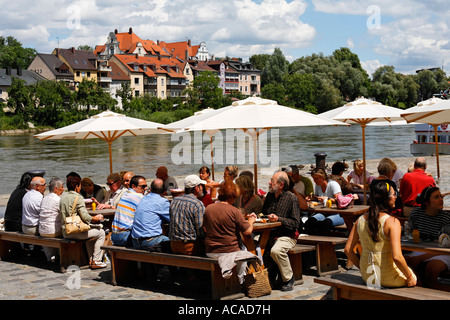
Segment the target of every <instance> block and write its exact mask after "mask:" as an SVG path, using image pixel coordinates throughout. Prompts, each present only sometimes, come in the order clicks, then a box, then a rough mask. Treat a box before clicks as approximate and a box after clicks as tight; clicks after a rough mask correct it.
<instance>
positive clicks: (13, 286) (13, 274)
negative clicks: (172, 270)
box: [0, 256, 345, 302]
mask: <svg viewBox="0 0 450 320" xmlns="http://www.w3.org/2000/svg"><path fill="white" fill-rule="evenodd" d="M306 258H307V259H306V260H308V257H306ZM309 260H310V259H309ZM78 271H79V272H80V273H79V275H80V277H79V278H78V277H77V275H78V274H77V273H73V272H70V271H68V272H67V273H60V272H59V270H58V267H57V266H51V265H48V264H47V262H45V259H44V257H43V256H40V257H30V256H27V257H23V258H20V259H15V260H14V261H0V279H1V280H0V300H177V301H182V300H186V301H189V300H191V301H192V300H200V301H206V300H210V291H209V289H210V284H209V283H208V280H207V278H208V276H206V281H201V282H190V281H188V280H186V277H184V278H183V277H178V278H177V279H175V280H174V279H173V278H172V277H170V275H169V271H168V269H167V270H165V269H162V271H161V272H160V273H159V279H158V281H157V282H156V284H153V285H152V284H150V283H148V282H146V281H145V279H141V280H139V281H134V282H130V283H128V284H127V285H126V286H113V285H112V284H111V274H110V266H108V267H107V268H105V269H97V270H90V269H88V268H86V269H81V270H79V269H78ZM343 271H344V272H345V270H344V269H343ZM303 277H304V284H302V285H298V286H295V287H294V290H293V291H290V292H282V291H281V290H273V291H272V294H271V295H269V296H264V297H261V298H257V299H251V298H248V297H244V298H242V299H239V300H237V301H241V302H243V301H246V302H249V301H250V302H251V301H253V300H330V299H332V291H331V290H330V288H329V287H328V286H323V285H320V284H316V283H314V278H315V277H316V275H315V270H314V267H313V268H308V269H307V270H305V274H304V276H303ZM74 279H80V281H79V282H77V281H76V280H74ZM77 284H79V286H78V287H76V285H77ZM74 287H75V288H74ZM70 288H72V289H70Z"/></svg>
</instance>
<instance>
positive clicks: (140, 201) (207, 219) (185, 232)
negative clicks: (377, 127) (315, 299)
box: [5, 158, 450, 291]
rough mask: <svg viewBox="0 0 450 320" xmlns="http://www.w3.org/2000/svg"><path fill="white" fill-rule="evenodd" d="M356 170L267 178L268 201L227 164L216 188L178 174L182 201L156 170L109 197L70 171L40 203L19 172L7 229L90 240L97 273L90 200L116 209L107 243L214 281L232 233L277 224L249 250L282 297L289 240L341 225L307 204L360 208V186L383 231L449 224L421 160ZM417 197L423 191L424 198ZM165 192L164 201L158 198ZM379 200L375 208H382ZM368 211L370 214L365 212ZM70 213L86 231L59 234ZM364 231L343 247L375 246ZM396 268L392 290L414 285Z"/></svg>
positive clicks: (290, 170)
mask: <svg viewBox="0 0 450 320" xmlns="http://www.w3.org/2000/svg"><path fill="white" fill-rule="evenodd" d="M363 168H364V167H363V163H362V162H361V161H360V160H357V161H354V166H353V170H351V171H350V172H349V174H348V176H347V178H344V177H343V173H344V171H346V170H347V167H346V165H345V164H344V163H343V162H336V163H334V164H333V166H332V170H331V174H328V173H327V172H326V169H325V168H315V169H313V170H312V171H311V178H309V177H307V176H302V175H300V173H299V168H298V167H297V166H295V165H292V166H289V167H287V168H285V169H282V170H279V171H277V172H275V173H274V174H273V176H272V178H271V179H270V181H269V185H268V189H269V192H268V193H266V194H265V193H264V192H263V193H261V194H260V193H255V187H254V183H253V173H252V172H249V171H244V172H241V173H240V174H238V168H237V167H236V166H226V167H225V169H224V175H223V180H222V181H220V182H215V181H213V180H212V179H211V177H210V171H209V168H208V167H205V166H204V167H202V168H200V170H199V172H198V174H191V175H188V176H186V177H185V179H184V190H183V191H184V192H181V194H179V193H175V191H179V188H178V184H177V181H176V179H175V178H174V177H171V176H170V175H169V174H168V169H167V168H166V167H159V168H158V169H157V171H156V179H154V180H152V181H151V183H150V185H148V182H147V179H146V178H145V177H144V176H143V175H137V174H135V173H133V172H131V171H129V172H122V173H112V174H110V175H109V176H108V177H107V179H106V185H107V186H108V189H109V190H108V191H107V190H106V188H104V187H102V186H100V185H98V184H95V183H94V182H93V181H92V180H91V179H90V178H88V177H85V178H81V177H80V175H79V174H77V173H75V172H71V173H69V174H68V175H67V176H66V182H65V183H66V188H67V191H65V190H64V182H63V181H62V180H61V179H59V178H53V179H51V180H50V181H49V183H48V187H49V193H48V194H47V195H46V196H44V192H45V188H46V186H47V182H46V180H45V179H44V178H43V176H33V175H32V174H30V173H25V174H24V175H23V176H22V178H21V181H20V184H19V186H17V188H16V190H14V192H13V193H12V194H11V197H10V200H9V202H8V206H7V209H6V212H5V229H6V230H7V231H21V232H24V233H27V234H35V235H41V236H43V237H64V238H75V239H91V238H95V239H96V241H95V242H88V248H87V249H88V254H89V257H90V267H91V268H104V267H106V264H105V263H104V261H103V254H104V253H103V252H102V251H101V246H102V245H104V244H105V238H106V234H105V230H103V228H102V225H101V222H102V221H103V220H104V217H103V216H102V215H101V214H93V215H91V214H89V212H88V210H87V208H86V202H90V201H92V202H93V203H95V204H96V207H97V208H98V209H114V210H115V215H114V220H113V222H112V225H111V230H110V232H111V238H110V241H111V242H112V244H113V245H116V246H126V247H132V248H135V249H141V250H149V251H164V252H171V253H177V254H185V255H206V256H210V257H216V258H219V257H220V258H221V259H219V261H220V267H221V269H222V275H223V277H224V278H226V277H230V276H231V272H232V271H231V270H232V269H233V267H234V266H235V265H236V263H235V262H234V261H235V260H236V257H237V256H239V257H240V256H245V255H246V254H248V252H247V250H246V248H245V246H244V245H243V243H242V241H240V237H239V234H240V233H242V234H244V235H250V236H252V237H254V240H255V242H256V243H257V242H258V238H257V237H255V235H254V234H253V224H254V222H255V221H256V219H257V218H258V217H259V215H260V214H263V215H264V216H265V217H266V218H267V220H268V221H269V222H276V221H278V222H280V223H281V226H279V227H277V228H275V229H273V230H272V231H271V233H270V238H269V241H268V244H267V248H266V253H267V254H266V255H265V256H264V257H262V256H260V254H258V253H257V256H258V258H259V259H260V262H261V263H262V262H263V261H264V262H263V263H264V265H265V266H266V267H267V268H269V274H270V277H271V280H272V283H273V284H275V283H276V284H278V285H279V287H280V288H281V290H283V291H289V290H292V289H293V285H294V275H293V271H292V267H291V265H290V261H289V258H288V251H289V250H290V249H291V248H293V247H294V246H295V244H296V243H297V237H298V236H299V234H300V233H308V234H323V233H326V232H328V231H329V230H331V229H333V228H334V227H335V226H338V225H343V224H344V220H343V219H342V217H341V216H340V215H339V214H332V215H325V214H323V213H315V214H314V213H313V214H312V215H311V213H309V212H308V207H309V205H310V203H311V201H317V202H318V203H326V202H327V201H330V202H331V203H338V201H340V197H341V196H346V195H350V199H351V201H352V203H353V202H354V203H362V201H363V200H362V198H361V197H362V195H361V194H362V193H363V190H364V188H365V189H366V190H367V191H368V195H369V199H368V200H369V204H370V210H369V213H371V214H372V213H373V212H374V211H376V212H377V213H376V214H375V215H374V216H372V215H371V216H370V219H375V220H376V219H381V217H380V214H379V212H380V210H383V211H382V212H384V213H385V214H386V217H385V218H383V223H382V224H384V221H385V219H386V218H388V217H390V216H404V217H409V219H410V221H411V223H412V224H413V226H414V227H415V228H419V229H420V232H421V234H423V235H424V236H425V235H428V236H430V234H432V236H433V237H436V236H438V229H439V231H440V229H442V227H443V226H444V225H445V224H450V215H449V213H448V212H446V211H443V210H442V209H443V201H441V200H442V198H443V197H442V194H441V193H440V191H439V189H438V188H436V183H435V181H434V179H433V178H432V176H431V175H430V174H428V173H427V172H426V162H425V159H424V158H417V159H416V161H415V163H414V168H412V169H411V170H410V171H411V172H408V173H405V174H403V173H402V172H401V171H400V170H399V169H398V168H397V167H396V165H395V163H394V162H393V161H392V160H390V159H388V158H384V159H382V160H381V161H380V163H379V165H378V168H377V169H378V176H377V177H375V176H373V175H372V174H371V173H369V172H368V171H366V173H365V175H364V173H363ZM364 176H365V180H364ZM313 181H314V184H315V185H313ZM380 185H384V186H385V187H384V189H383V188H381V189H380ZM386 186H387V187H386ZM427 188H428V189H427ZM430 188H431V189H430ZM385 189H386V190H385ZM423 190H428V191H426V192H425V195H423V193H424V191H423ZM172 192H173V194H172V197H170V201H169V199H168V198H169V197H166V196H170V195H171V193H172ZM380 194H381V196H380ZM418 194H419V196H418ZM383 197H384V198H383ZM388 198H393V199H394V200H393V201H392V203H391V202H386V201H387V199H388ZM435 198H436V200H434V199H435ZM380 201H381V202H383V203H382V204H380ZM439 201H441V202H439ZM438 202H439V203H438ZM375 207H376V208H377V210H375V209H373V208H375ZM380 208H381V209H380ZM74 211H75V212H76V213H77V214H78V215H79V216H80V217H81V219H82V220H83V221H84V222H86V223H88V224H90V225H91V226H92V227H91V229H90V230H88V231H87V232H84V233H79V234H75V235H67V234H66V232H65V226H64V223H63V221H64V219H65V217H67V216H69V215H71V214H73V212H74ZM91 213H92V212H91ZM381 216H384V214H383V215H381ZM424 217H426V218H424ZM367 219H368V220H369V221H371V220H370V219H369V218H367ZM360 220H361V219H360ZM380 223H381V222H380ZM355 225H357V224H355ZM358 225H359V224H358ZM372 225H373V223H369V226H368V227H367V226H364V227H363V226H361V228H366V229H367V228H368V229H367V230H369V231H370V232H369V231H368V232H369V235H366V236H364V237H363V236H362V235H359V236H358V237H356V236H355V233H356V232H355V231H354V230H353V231H352V233H351V236H350V238H351V240H349V243H351V244H353V245H355V244H356V243H357V241H359V240H360V239H361V240H362V239H364V240H367V239H368V240H367V241H369V240H372V241H373V242H377V241H379V237H380V236H379V235H378V231H379V230H378V227H377V228H375V229H373V228H372ZM387 226H388V228H389V230H391V229H392V230H394V229H395V230H396V228H397V227H398V225H397V224H396V223H394V222H391V220H387ZM358 228H359V227H358ZM366 229H364V230H366ZM358 231H359V229H358ZM391 234H397V233H395V232H391ZM390 240H392V239H390ZM393 242H394V243H396V244H397V245H398V243H397V242H396V241H393ZM349 246H350V244H349ZM347 249H348V250H347ZM352 249H353V248H352ZM395 249H398V248H397V247H396V248H395ZM43 251H44V253H45V255H46V257H47V259H48V260H49V261H51V260H54V259H55V256H56V255H57V254H58V252H57V250H56V252H55V249H52V248H43ZM394 251H395V250H394ZM346 254H347V255H348V256H349V258H350V259H351V260H352V262H353V261H354V263H355V265H356V266H358V267H359V262H360V260H359V257H356V255H355V254H354V250H350V247H349V248H347V247H346ZM261 260H263V261H261ZM394 260H395V259H394ZM407 260H411V261H413V262H414V264H415V265H414V268H415V269H416V268H418V266H419V264H420V262H426V263H428V265H427V267H423V263H422V264H421V267H422V268H424V270H425V269H426V271H427V274H428V275H433V276H428V277H426V280H427V281H428V283H430V284H431V285H433V284H434V283H435V282H436V279H437V277H438V275H439V274H440V273H441V272H443V271H445V270H448V269H449V268H450V261H449V260H448V259H446V258H443V257H438V258H434V257H430V256H428V255H427V256H420V257H418V256H413V257H410V258H407ZM395 262H396V263H398V264H399V268H400V270H401V272H403V274H402V276H403V275H404V276H403V278H406V280H405V279H403V280H405V281H406V282H405V281H403V282H402V281H398V279H397V278H396V279H397V280H396V281H397V282H395V284H396V285H397V284H399V283H400V284H403V285H414V284H415V282H414V281H415V280H414V281H410V279H417V278H416V275H415V274H414V273H413V272H412V271H411V275H410V276H409V277H408V273H409V270H410V269H408V268H407V265H406V263H405V262H404V260H402V259H400V260H395ZM236 270H237V273H238V277H239V279H240V281H241V282H242V281H243V276H244V274H245V264H238V266H237V268H236ZM412 275H414V277H413V276H412ZM396 277H397V276H396ZM388 284H389V283H388Z"/></svg>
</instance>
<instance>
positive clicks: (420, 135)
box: [410, 123, 450, 156]
mask: <svg viewBox="0 0 450 320" xmlns="http://www.w3.org/2000/svg"><path fill="white" fill-rule="evenodd" d="M415 132H416V139H415V140H414V141H413V143H411V145H410V150H411V154H413V155H414V156H431V155H435V154H436V143H435V142H436V136H435V132H434V128H433V127H432V126H430V125H428V124H426V123H421V124H416V125H415ZM437 133H438V148H439V154H450V128H449V127H448V124H441V125H440V126H439V127H438V131H437Z"/></svg>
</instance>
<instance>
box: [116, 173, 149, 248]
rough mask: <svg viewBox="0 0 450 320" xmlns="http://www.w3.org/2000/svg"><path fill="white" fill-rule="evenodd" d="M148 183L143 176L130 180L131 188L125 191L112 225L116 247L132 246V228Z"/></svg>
mask: <svg viewBox="0 0 450 320" xmlns="http://www.w3.org/2000/svg"><path fill="white" fill-rule="evenodd" d="M146 189H147V181H146V180H145V178H144V177H143V176H139V175H137V176H134V177H133V178H131V180H130V188H129V189H128V190H127V191H125V193H124V194H123V195H122V198H121V199H120V201H119V203H118V204H117V209H116V213H115V215H114V221H113V223H112V234H111V241H112V243H113V244H114V245H116V246H132V243H131V237H130V234H131V227H132V226H133V220H134V213H135V211H136V208H137V206H138V204H139V202H141V200H142V198H143V197H144V192H145V190H146Z"/></svg>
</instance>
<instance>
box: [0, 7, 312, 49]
mask: <svg viewBox="0 0 450 320" xmlns="http://www.w3.org/2000/svg"><path fill="white" fill-rule="evenodd" d="M307 7H308V5H307V2H306V0H293V1H290V0H262V1H258V3H256V2H253V1H251V0H234V1H229V0H215V1H212V0H198V1H192V0H150V1H147V2H140V1H132V2H127V1H116V0H112V1H106V0H97V1H95V2H94V1H90V0H78V1H76V0H75V1H70V0H61V1H57V0H50V1H43V0H37V1H31V0H15V1H9V2H7V3H5V4H2V11H3V12H8V14H6V19H2V20H1V21H0V34H1V35H12V36H14V37H15V38H17V39H18V40H19V41H21V42H22V43H23V44H24V46H32V47H34V48H36V49H37V50H38V51H39V52H51V51H52V50H53V49H54V48H55V47H56V43H57V41H56V38H57V37H58V38H59V42H60V47H66V46H78V45H81V44H87V45H90V46H92V47H94V46H95V45H98V44H103V43H104V42H105V41H106V38H107V36H108V34H109V32H111V31H114V29H119V31H120V32H124V31H127V30H128V28H129V27H132V28H133V31H134V32H135V33H136V34H137V35H138V36H140V37H141V38H143V39H151V40H155V41H156V40H164V41H182V40H186V39H191V40H192V41H193V42H194V43H199V42H200V41H206V43H207V46H208V48H209V50H210V51H211V52H212V53H215V52H216V51H217V52H222V51H224V52H225V53H226V55H229V56H241V57H249V56H250V55H249V54H250V52H252V51H253V50H255V48H258V49H260V50H261V51H264V52H266V51H270V52H272V51H273V48H274V47H283V46H285V47H289V48H301V47H305V46H307V45H309V44H310V43H311V42H312V40H313V39H314V37H315V36H316V31H315V29H314V27H313V26H311V25H309V24H306V23H303V22H302V21H301V18H302V15H303V14H304V13H305V10H306V9H307ZM67 8H69V10H67ZM99 39H102V40H101V42H99ZM258 53H260V52H258Z"/></svg>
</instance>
